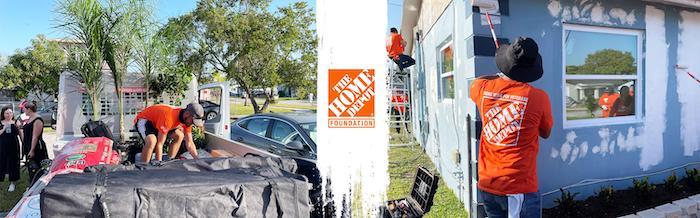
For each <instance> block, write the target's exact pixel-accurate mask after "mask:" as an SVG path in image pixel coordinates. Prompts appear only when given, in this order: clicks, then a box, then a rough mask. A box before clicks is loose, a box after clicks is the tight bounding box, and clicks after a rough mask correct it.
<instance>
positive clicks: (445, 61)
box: [440, 45, 454, 73]
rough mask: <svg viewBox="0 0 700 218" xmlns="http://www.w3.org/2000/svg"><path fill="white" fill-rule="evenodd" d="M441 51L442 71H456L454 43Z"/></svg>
mask: <svg viewBox="0 0 700 218" xmlns="http://www.w3.org/2000/svg"><path fill="white" fill-rule="evenodd" d="M440 53H441V54H442V57H441V58H442V60H441V63H442V72H443V73H447V72H452V71H454V61H453V57H454V55H453V52H452V45H450V46H447V47H445V48H444V49H443V50H442V51H441V52H440Z"/></svg>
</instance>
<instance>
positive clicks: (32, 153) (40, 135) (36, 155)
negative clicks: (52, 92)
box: [22, 103, 49, 183]
mask: <svg viewBox="0 0 700 218" xmlns="http://www.w3.org/2000/svg"><path fill="white" fill-rule="evenodd" d="M24 108H25V110H24V112H25V113H26V114H27V116H29V119H28V120H27V123H26V124H24V125H23V126H22V135H23V136H24V137H22V144H23V146H22V148H26V150H24V151H23V153H25V155H26V156H27V160H28V163H27V166H28V167H27V168H28V169H29V181H30V183H34V181H36V179H38V178H35V177H36V175H37V173H38V172H39V169H40V168H41V161H42V160H45V159H48V158H49V154H48V151H47V149H46V142H44V120H42V119H41V117H40V116H39V114H37V113H36V104H34V103H26V104H25V105H24Z"/></svg>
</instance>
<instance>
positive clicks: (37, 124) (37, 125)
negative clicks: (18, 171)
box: [29, 120, 44, 158]
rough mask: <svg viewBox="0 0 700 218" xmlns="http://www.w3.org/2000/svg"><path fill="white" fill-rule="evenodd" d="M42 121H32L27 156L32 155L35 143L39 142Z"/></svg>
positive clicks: (42, 126) (30, 156)
mask: <svg viewBox="0 0 700 218" xmlns="http://www.w3.org/2000/svg"><path fill="white" fill-rule="evenodd" d="M43 128H44V121H42V120H36V121H34V126H33V127H32V144H31V147H30V149H29V158H32V157H34V150H35V149H36V144H38V143H39V136H40V135H41V131H43V130H44V129H43Z"/></svg>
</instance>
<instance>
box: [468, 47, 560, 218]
mask: <svg viewBox="0 0 700 218" xmlns="http://www.w3.org/2000/svg"><path fill="white" fill-rule="evenodd" d="M496 65H497V67H498V69H499V70H500V71H501V72H502V73H501V74H499V75H496V76H483V77H479V78H477V79H476V80H475V81H474V82H473V83H472V86H471V87H470V91H469V97H470V98H471V99H472V100H473V101H474V102H475V103H476V105H477V108H478V110H479V113H480V114H481V120H482V122H483V126H482V129H483V130H482V132H481V138H480V142H479V162H478V173H479V181H478V183H477V187H478V190H479V193H480V194H481V196H482V200H483V203H484V206H485V209H486V214H487V215H488V217H540V216H541V209H542V206H541V204H540V194H539V190H538V182H537V153H538V151H539V137H542V138H548V137H549V135H550V133H551V129H552V125H553V119H552V108H551V104H550V101H549V96H548V95H547V93H545V92H544V91H543V90H541V89H538V88H535V87H533V86H531V85H530V84H528V83H530V82H534V81H536V80H538V79H539V78H540V77H542V74H543V69H542V57H541V56H540V54H539V52H538V47H537V43H536V42H535V41H534V40H532V39H530V38H523V37H518V38H517V39H516V40H515V41H514V42H513V44H511V45H507V44H504V45H501V47H500V48H499V49H498V50H497V51H496Z"/></svg>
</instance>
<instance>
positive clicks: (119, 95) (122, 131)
mask: <svg viewBox="0 0 700 218" xmlns="http://www.w3.org/2000/svg"><path fill="white" fill-rule="evenodd" d="M117 110H118V111H119V142H121V143H124V142H125V141H126V131H125V128H124V101H123V100H122V92H121V90H118V91H117Z"/></svg>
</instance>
